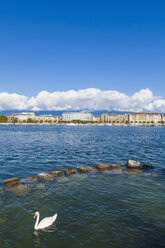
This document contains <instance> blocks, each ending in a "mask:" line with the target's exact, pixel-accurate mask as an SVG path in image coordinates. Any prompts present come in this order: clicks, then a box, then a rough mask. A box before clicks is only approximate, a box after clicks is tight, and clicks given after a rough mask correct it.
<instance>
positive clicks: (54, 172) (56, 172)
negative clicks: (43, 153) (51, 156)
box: [49, 170, 62, 177]
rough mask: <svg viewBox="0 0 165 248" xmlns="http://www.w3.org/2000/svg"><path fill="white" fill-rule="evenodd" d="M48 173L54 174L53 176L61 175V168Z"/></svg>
mask: <svg viewBox="0 0 165 248" xmlns="http://www.w3.org/2000/svg"><path fill="white" fill-rule="evenodd" d="M49 174H50V175H52V176H54V177H56V176H61V174H62V170H59V171H50V172H49Z"/></svg>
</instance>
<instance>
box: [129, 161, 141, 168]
mask: <svg viewBox="0 0 165 248" xmlns="http://www.w3.org/2000/svg"><path fill="white" fill-rule="evenodd" d="M126 167H127V168H128V169H142V164H141V163H140V162H138V161H135V160H128V161H127V163H126Z"/></svg>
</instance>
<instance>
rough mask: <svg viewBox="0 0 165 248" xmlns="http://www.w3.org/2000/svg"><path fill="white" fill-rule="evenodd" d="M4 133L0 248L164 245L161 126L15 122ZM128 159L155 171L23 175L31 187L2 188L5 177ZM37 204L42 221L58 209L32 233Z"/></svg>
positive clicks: (0, 139) (164, 142)
mask: <svg viewBox="0 0 165 248" xmlns="http://www.w3.org/2000/svg"><path fill="white" fill-rule="evenodd" d="M0 131H1V132H0V175H1V177H0V182H1V185H0V234H1V235H0V248H1V247H2V248H13V247H14V248H29V247H32V248H33V247H37V248H38V247H42V248H49V247H50V248H52V247H58V248H60V247H72V248H77V247H80V248H81V247H82V248H84V247H88V248H94V247H99V248H100V247H110V248H111V247H112V248H121V247H124V248H130V247H131V248H141V247H143V248H152V247H153V248H156V247H158V248H161V247H162V248H163V247H164V244H165V236H164V233H165V194H164V193H165V191H164V189H165V173H164V169H165V167H164V166H165V165H164V161H165V153H164V150H165V132H164V129H163V128H145V127H143V128H142V127H139V128H138V127H130V128H129V127H53V126H47V127H44V126H37V127H34V126H25V127H23V126H22V127H21V126H18V127H17V126H10V127H0ZM6 137H8V139H7V140H6ZM157 148H158V149H157ZM127 159H135V160H139V161H141V162H143V163H144V164H149V165H154V166H155V169H154V170H145V171H141V170H133V171H131V170H126V168H125V167H124V168H118V169H117V168H113V169H112V170H110V171H108V172H106V173H105V172H103V173H98V172H94V173H88V174H83V173H82V174H80V173H76V174H74V175H71V176H68V177H66V176H64V174H63V176H61V177H55V178H54V179H53V180H52V181H34V182H33V183H30V184H29V183H28V182H25V181H21V183H22V184H24V185H26V186H27V188H26V187H25V188H23V187H22V186H21V188H19V191H18V192H17V194H15V193H14V192H8V191H6V189H5V188H4V187H3V181H4V180H5V179H6V178H8V177H16V176H19V177H20V178H28V177H34V176H36V175H37V174H38V173H40V172H46V171H55V170H61V169H65V168H71V169H75V168H76V166H78V165H84V166H85V165H87V166H94V165H95V164H96V163H102V164H113V165H117V164H118V165H120V164H125V163H126V161H127ZM27 189H28V190H27ZM37 210H38V211H39V212H40V214H41V219H42V216H43V218H44V216H51V215H53V214H55V213H57V214H58V218H57V221H56V222H55V224H54V225H52V226H51V227H49V228H47V229H43V230H39V231H35V230H34V224H35V221H34V219H33V215H34V213H35V212H36V211H37Z"/></svg>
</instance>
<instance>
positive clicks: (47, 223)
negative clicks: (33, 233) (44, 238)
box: [33, 211, 57, 230]
mask: <svg viewBox="0 0 165 248" xmlns="http://www.w3.org/2000/svg"><path fill="white" fill-rule="evenodd" d="M35 217H37V219H36V223H35V225H34V229H35V230H39V229H43V228H46V227H48V226H51V225H52V224H53V223H54V222H55V220H56V218H57V214H55V215H53V216H51V217H46V218H44V219H43V220H41V221H40V222H39V218H40V213H39V212H38V211H37V212H36V213H35V215H34V217H33V218H35Z"/></svg>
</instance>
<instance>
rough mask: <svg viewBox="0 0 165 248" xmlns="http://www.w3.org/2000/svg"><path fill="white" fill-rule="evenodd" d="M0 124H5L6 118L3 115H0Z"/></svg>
mask: <svg viewBox="0 0 165 248" xmlns="http://www.w3.org/2000/svg"><path fill="white" fill-rule="evenodd" d="M0 122H1V123H6V122H7V117H6V116H5V115H0Z"/></svg>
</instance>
